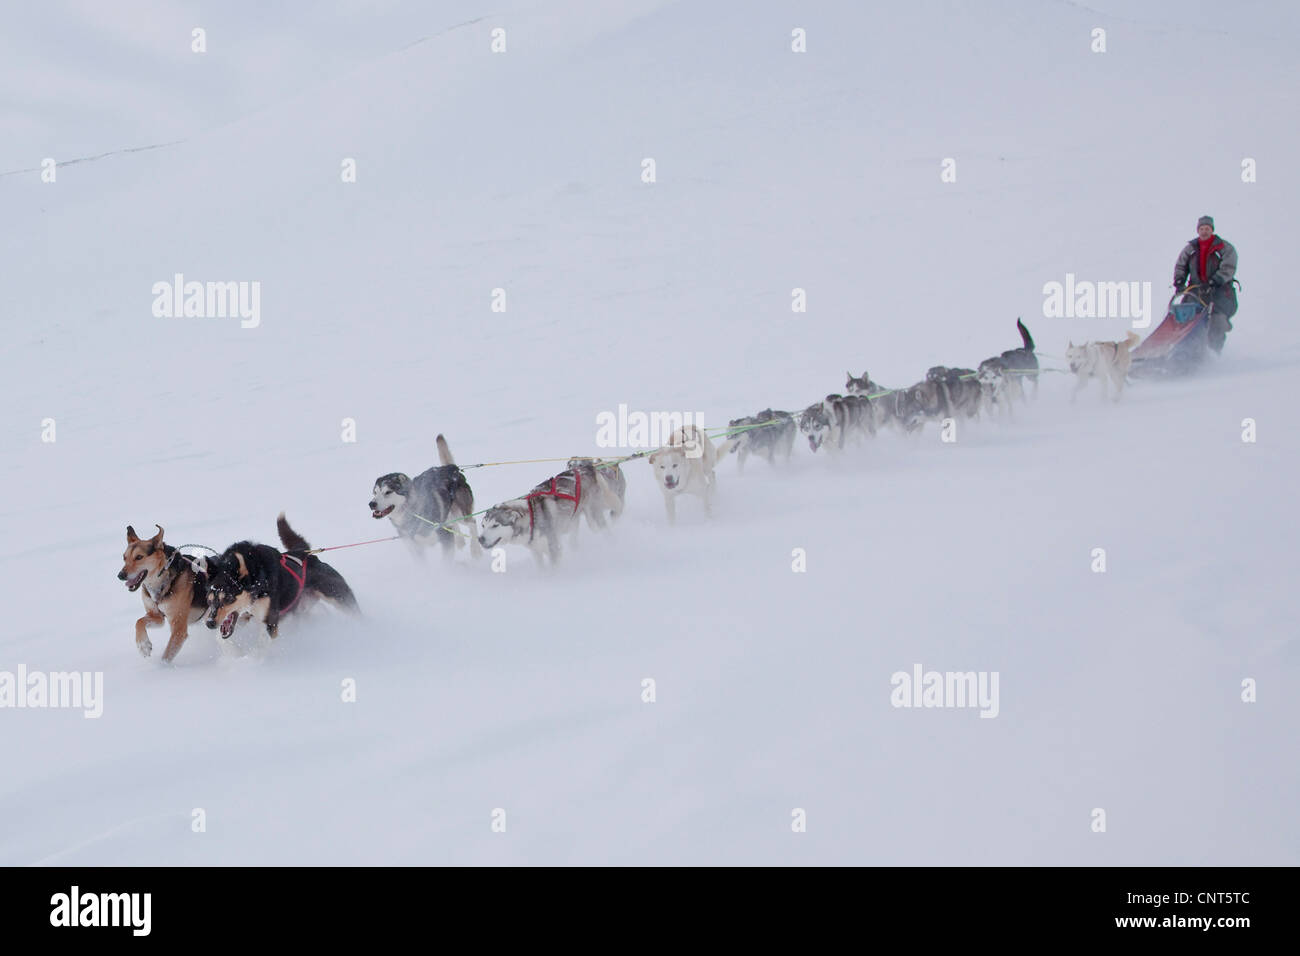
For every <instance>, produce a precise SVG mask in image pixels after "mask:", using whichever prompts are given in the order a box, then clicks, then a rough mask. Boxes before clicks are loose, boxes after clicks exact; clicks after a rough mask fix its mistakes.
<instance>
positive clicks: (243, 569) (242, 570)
mask: <svg viewBox="0 0 1300 956" xmlns="http://www.w3.org/2000/svg"><path fill="white" fill-rule="evenodd" d="M235 560H236V561H238V562H239V577H240V579H243V578H246V577H248V565H247V564H245V563H244V555H243V553H242V552H239V551H236V552H235Z"/></svg>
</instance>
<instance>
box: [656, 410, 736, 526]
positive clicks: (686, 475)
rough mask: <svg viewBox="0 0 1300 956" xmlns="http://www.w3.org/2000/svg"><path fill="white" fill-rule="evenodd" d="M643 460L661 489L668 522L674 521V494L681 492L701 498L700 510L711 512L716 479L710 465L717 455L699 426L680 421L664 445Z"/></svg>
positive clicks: (675, 514)
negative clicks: (679, 426) (683, 423)
mask: <svg viewBox="0 0 1300 956" xmlns="http://www.w3.org/2000/svg"><path fill="white" fill-rule="evenodd" d="M647 460H648V461H649V462H650V467H651V468H652V469H653V470H654V473H655V481H657V482H658V483H659V490H660V491H662V492H663V493H664V507H665V508H666V509H667V511H668V523H669V524H673V523H674V522H676V521H677V496H678V495H681V494H688V495H696V496H698V497H700V498H703V499H704V513H705V514H706V515H710V514H712V513H713V486H714V484H715V483H716V480H717V479H716V476H715V475H714V473H713V466H714V465H715V464H716V463H717V460H718V458H717V451H716V450H715V449H714V447H713V442H711V441H709V436H708V435H706V434H704V431H703V430H702V429H700V428H697V427H696V426H694V425H683V426H682V427H681V428H678V429H677V430H676V431H674V432H673V434H672V437H671V438H669V439H668V444H667V445H665V446H664V447H662V448H660V449H659V450H658V451H656V452H654V453H652V454H651V455H650V457H649V459H647Z"/></svg>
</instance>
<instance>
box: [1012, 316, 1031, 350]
mask: <svg viewBox="0 0 1300 956" xmlns="http://www.w3.org/2000/svg"><path fill="white" fill-rule="evenodd" d="M1016 328H1018V329H1019V330H1020V338H1021V339H1023V340H1024V343H1025V348H1027V349H1029V351H1031V352H1032V351H1033V350H1034V337H1033V336H1032V335H1030V334H1029V329H1028V328H1026V327H1025V323H1023V322H1021V321H1020V320H1019V319H1016Z"/></svg>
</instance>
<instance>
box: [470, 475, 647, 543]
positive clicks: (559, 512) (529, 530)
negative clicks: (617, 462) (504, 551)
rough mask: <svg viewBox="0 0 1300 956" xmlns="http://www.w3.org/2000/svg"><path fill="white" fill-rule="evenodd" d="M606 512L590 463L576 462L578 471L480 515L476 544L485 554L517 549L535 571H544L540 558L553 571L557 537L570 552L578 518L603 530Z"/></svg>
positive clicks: (555, 477) (553, 479)
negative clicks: (511, 547)
mask: <svg viewBox="0 0 1300 956" xmlns="http://www.w3.org/2000/svg"><path fill="white" fill-rule="evenodd" d="M611 480H617V479H611ZM619 506H620V508H621V500H620V501H619ZM612 510H613V508H612V507H611V503H610V501H609V499H608V498H607V497H606V494H605V492H604V491H603V490H602V487H601V484H600V479H599V478H597V477H596V474H595V468H594V467H593V466H592V464H591V460H590V459H582V460H580V461H579V466H578V467H576V468H570V469H569V470H567V471H562V472H560V473H559V474H558V475H556V476H554V477H553V478H548V479H547V480H546V481H543V482H542V483H541V484H540V485H537V486H536V487H535V488H533V490H532V491H530V492H528V494H526V495H524V496H523V497H521V498H511V499H510V500H509V501H503V502H501V504H499V505H493V506H492V507H491V508H489V509H488V510H487V513H486V514H485V515H483V525H482V529H481V530H480V532H479V538H478V543H479V545H480V546H481V547H484V548H489V549H491V548H495V547H498V546H500V545H505V544H512V543H513V544H521V545H523V546H525V547H526V548H528V549H529V550H530V551H532V553H533V557H534V558H535V559H536V561H537V565H538V567H544V566H545V562H544V561H543V556H546V557H549V558H550V562H551V567H552V568H554V567H555V566H556V565H558V564H559V561H560V553H561V550H562V549H561V547H560V537H561V535H565V534H567V535H568V536H569V543H570V546H572V545H573V544H574V543H576V541H577V536H578V528H579V527H580V525H579V519H580V518H581V517H583V516H584V515H585V516H586V518H587V525H588V527H591V528H603V527H605V514H604V513H605V512H606V511H612Z"/></svg>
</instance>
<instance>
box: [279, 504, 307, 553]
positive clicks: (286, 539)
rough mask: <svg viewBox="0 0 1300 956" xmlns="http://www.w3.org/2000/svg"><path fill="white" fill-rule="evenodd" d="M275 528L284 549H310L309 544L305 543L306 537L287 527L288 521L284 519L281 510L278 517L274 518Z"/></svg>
mask: <svg viewBox="0 0 1300 956" xmlns="http://www.w3.org/2000/svg"><path fill="white" fill-rule="evenodd" d="M275 530H276V531H278V532H280V543H281V544H283V545H284V550H286V551H310V550H311V545H309V544H308V543H307V539H306V538H304V537H303V536H302V535H300V534H299V533H298V532H297V531H294V530H293V529H292V528H290V527H289V522H288V521H286V520H285V517H284V512H283V511H281V512H280V517H278V518H276V519H275Z"/></svg>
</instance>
